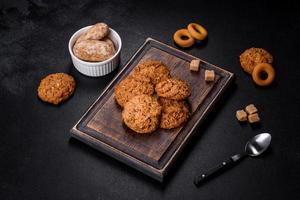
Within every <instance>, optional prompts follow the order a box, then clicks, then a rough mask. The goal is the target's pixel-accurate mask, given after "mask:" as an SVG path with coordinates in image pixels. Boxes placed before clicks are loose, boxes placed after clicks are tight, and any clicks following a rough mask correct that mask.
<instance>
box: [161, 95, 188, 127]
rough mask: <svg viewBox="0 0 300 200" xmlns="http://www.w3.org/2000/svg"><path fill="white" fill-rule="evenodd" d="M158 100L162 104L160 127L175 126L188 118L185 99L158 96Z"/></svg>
mask: <svg viewBox="0 0 300 200" xmlns="http://www.w3.org/2000/svg"><path fill="white" fill-rule="evenodd" d="M158 102H159V103H160V105H161V106H162V114H161V120H160V128H164V129H172V128H176V127H179V126H181V125H182V124H183V123H185V122H186V121H187V120H188V118H189V113H190V111H189V106H188V104H187V103H186V102H185V101H176V100H171V99H166V98H159V101H158Z"/></svg>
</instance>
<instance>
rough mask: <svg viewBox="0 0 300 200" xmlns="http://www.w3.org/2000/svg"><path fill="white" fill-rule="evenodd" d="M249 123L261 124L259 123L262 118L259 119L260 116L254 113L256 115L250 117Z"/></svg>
mask: <svg viewBox="0 0 300 200" xmlns="http://www.w3.org/2000/svg"><path fill="white" fill-rule="evenodd" d="M248 121H249V123H251V124H253V123H256V122H259V121H260V118H259V116H258V113H254V114H250V115H248Z"/></svg>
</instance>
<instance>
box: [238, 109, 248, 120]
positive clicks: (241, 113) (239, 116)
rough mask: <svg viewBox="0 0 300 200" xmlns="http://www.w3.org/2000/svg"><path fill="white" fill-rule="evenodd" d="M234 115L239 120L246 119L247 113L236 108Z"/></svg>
mask: <svg viewBox="0 0 300 200" xmlns="http://www.w3.org/2000/svg"><path fill="white" fill-rule="evenodd" d="M235 116H236V118H237V120H239V121H240V122H245V121H247V113H246V112H245V111H244V110H237V111H236V115H235Z"/></svg>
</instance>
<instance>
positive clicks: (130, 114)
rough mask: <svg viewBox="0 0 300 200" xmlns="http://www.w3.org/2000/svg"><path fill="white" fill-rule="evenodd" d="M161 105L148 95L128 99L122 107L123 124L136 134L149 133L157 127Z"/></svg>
mask: <svg viewBox="0 0 300 200" xmlns="http://www.w3.org/2000/svg"><path fill="white" fill-rule="evenodd" d="M160 115H161V105H160V104H159V103H158V101H157V100H156V99H155V98H154V97H152V96H149V95H144V94H143V95H138V96H135V97H133V98H132V99H130V100H129V101H128V102H127V103H126V104H125V107H124V110H123V112H122V118H123V121H124V123H125V124H126V125H127V126H128V127H129V128H130V129H132V130H134V131H135V132H137V133H141V134H144V133H151V132H153V131H155V130H156V129H157V127H158V126H159V119H160Z"/></svg>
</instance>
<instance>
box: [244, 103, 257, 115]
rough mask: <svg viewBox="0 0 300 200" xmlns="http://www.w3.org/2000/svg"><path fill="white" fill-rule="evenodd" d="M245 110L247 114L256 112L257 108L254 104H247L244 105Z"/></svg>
mask: <svg viewBox="0 0 300 200" xmlns="http://www.w3.org/2000/svg"><path fill="white" fill-rule="evenodd" d="M245 110H246V112H247V113H248V114H249V115H251V114H253V113H256V112H257V108H256V107H255V106H254V104H249V105H248V106H246V108H245Z"/></svg>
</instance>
